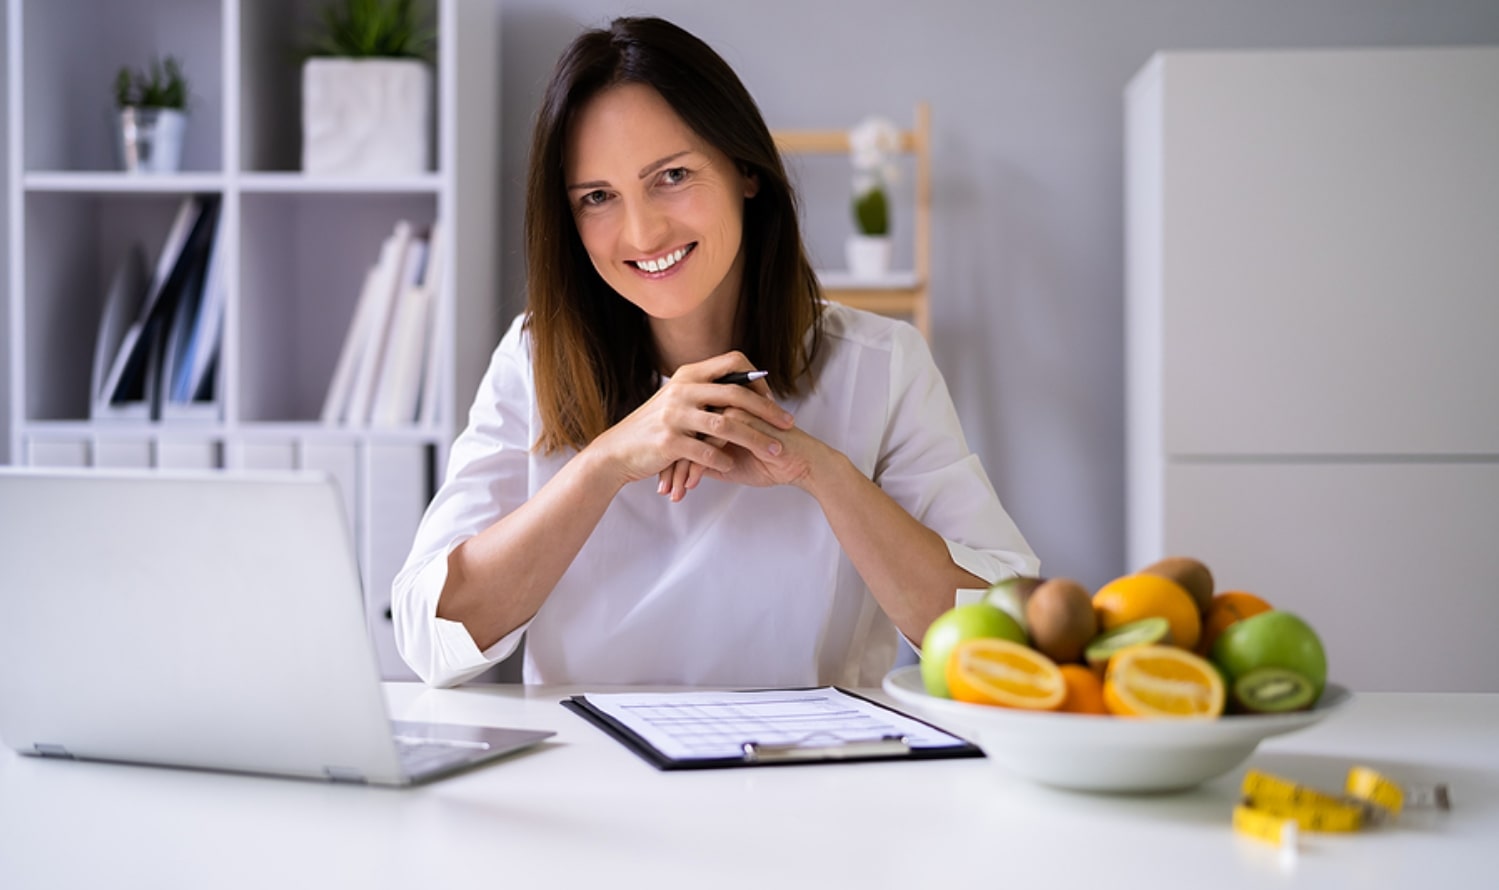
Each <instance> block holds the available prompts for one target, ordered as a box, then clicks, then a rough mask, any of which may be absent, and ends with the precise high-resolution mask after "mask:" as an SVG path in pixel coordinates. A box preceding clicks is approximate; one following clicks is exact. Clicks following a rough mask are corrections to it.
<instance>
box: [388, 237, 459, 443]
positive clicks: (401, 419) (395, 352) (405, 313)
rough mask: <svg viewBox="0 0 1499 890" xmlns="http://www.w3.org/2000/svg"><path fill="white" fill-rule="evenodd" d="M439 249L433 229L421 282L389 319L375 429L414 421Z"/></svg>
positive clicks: (410, 289)
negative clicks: (389, 327) (389, 333)
mask: <svg viewBox="0 0 1499 890" xmlns="http://www.w3.org/2000/svg"><path fill="white" fill-rule="evenodd" d="M413 243H417V242H413ZM441 249H442V244H441V240H440V229H439V228H438V227H437V226H436V225H434V226H433V227H432V231H431V232H430V233H429V234H428V237H427V242H426V245H425V248H424V255H425V262H424V263H423V268H422V272H421V281H420V282H419V283H417V284H415V285H412V286H408V287H407V288H406V290H405V292H404V293H403V294H402V295H401V298H400V301H399V302H398V304H397V309H396V315H395V317H394V318H393V319H392V323H391V336H390V338H389V340H388V341H387V347H386V353H385V357H384V361H383V362H382V363H381V368H380V382H379V385H378V386H377V387H376V393H375V403H374V406H373V408H372V409H371V411H370V423H371V424H372V425H374V426H383V427H396V426H410V425H412V424H414V423H416V421H417V410H418V405H419V402H420V399H421V394H422V382H423V381H422V378H423V375H424V374H425V373H426V370H425V369H426V364H427V361H426V358H427V350H428V349H429V348H430V340H431V337H432V326H433V314H434V311H435V309H436V303H437V296H438V292H439V291H438V288H439V287H441V280H440V276H441V271H442V262H441V259H440V257H441V254H440V251H441Z"/></svg>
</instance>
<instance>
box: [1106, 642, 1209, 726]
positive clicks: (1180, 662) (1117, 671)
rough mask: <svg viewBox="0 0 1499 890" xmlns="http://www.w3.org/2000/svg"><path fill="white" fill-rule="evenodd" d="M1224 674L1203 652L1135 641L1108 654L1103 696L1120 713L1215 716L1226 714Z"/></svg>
mask: <svg viewBox="0 0 1499 890" xmlns="http://www.w3.org/2000/svg"><path fill="white" fill-rule="evenodd" d="M1223 699H1224V692H1223V678H1222V677H1221V676H1219V674H1218V671H1217V669H1216V668H1214V667H1213V666H1212V665H1211V664H1209V663H1208V662H1207V660H1206V659H1204V658H1203V657H1202V656H1200V655H1194V654H1192V653H1191V652H1188V651H1187V650H1185V649H1178V648H1176V647H1175V646H1135V647H1133V648H1131V649H1125V650H1123V651H1121V652H1119V653H1118V654H1116V655H1115V656H1114V657H1113V658H1111V659H1109V672H1108V674H1107V675H1106V676H1105V677H1104V681H1103V701H1104V705H1105V706H1107V707H1108V709H1109V711H1110V712H1111V713H1114V714H1118V715H1119V716H1121V717H1165V718H1172V719H1178V720H1180V719H1199V720H1201V719H1212V718H1214V717H1217V716H1219V715H1220V714H1222V713H1223Z"/></svg>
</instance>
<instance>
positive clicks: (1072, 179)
mask: <svg viewBox="0 0 1499 890" xmlns="http://www.w3.org/2000/svg"><path fill="white" fill-rule="evenodd" d="M467 2H482V0H467ZM640 13H651V14H657V15H662V16H665V17H668V18H671V19H673V20H674V21H676V22H678V23H679V24H681V25H683V26H684V27H686V28H688V29H689V30H691V31H693V32H695V33H697V34H698V35H699V36H701V37H703V38H704V39H705V40H707V41H708V42H709V43H710V44H712V45H713V46H714V47H715V48H716V49H718V50H719V52H720V53H722V54H723V55H724V56H725V58H727V59H728V61H729V63H730V64H731V65H733V66H734V67H735V68H736V69H737V70H738V72H739V74H740V76H741V77H742V78H743V79H744V81H745V83H746V84H747V85H748V87H749V89H750V91H751V92H752V93H753V94H754V95H755V97H756V99H757V100H758V101H759V103H760V106H761V109H762V110H763V111H764V113H765V116H766V118H767V119H768V120H769V122H770V124H771V126H773V127H814V128H840V129H841V128H844V127H847V126H850V125H852V124H853V123H855V122H856V121H857V120H858V119H859V118H861V117H863V116H864V115H866V114H872V113H880V114H885V115H887V116H890V117H892V118H894V119H895V120H897V121H898V122H901V123H909V121H910V113H911V112H910V109H911V108H912V107H913V106H914V105H915V103H916V102H918V101H920V100H923V99H924V100H928V101H930V102H931V103H932V109H933V124H934V142H935V162H934V184H933V185H934V189H933V191H934V201H935V214H934V216H935V220H934V243H933V251H932V259H933V264H932V265H933V270H932V285H933V308H932V317H933V331H932V345H933V348H934V350H935V352H936V354H937V360H938V363H939V364H940V365H941V367H942V369H943V371H944V372H945V374H946V375H947V380H948V384H949V386H950V387H951V388H952V390H953V394H954V397H955V399H956V401H957V404H958V409H959V411H960V412H961V414H962V417H963V420H964V424H965V428H966V430H967V433H968V437H969V440H970V443H971V444H972V446H973V447H974V449H975V450H976V451H977V452H978V453H979V454H980V455H981V456H982V458H983V461H984V464H985V466H987V467H988V469H989V474H990V477H991V478H992V479H993V481H994V484H995V487H996V488H997V489H998V490H999V493H1000V497H1001V499H1002V500H1003V501H1004V503H1005V505H1006V506H1007V507H1008V508H1009V511H1010V513H1011V514H1012V515H1013V516H1014V517H1015V519H1016V521H1017V522H1018V523H1019V524H1020V527H1021V528H1022V529H1023V530H1024V532H1025V534H1026V535H1027V537H1028V538H1029V539H1030V541H1031V544H1032V545H1033V546H1034V547H1035V548H1036V551H1037V552H1038V553H1039V554H1040V556H1041V559H1042V565H1043V569H1044V571H1046V572H1047V573H1048V574H1054V575H1069V576H1072V577H1075V578H1077V579H1078V580H1080V581H1082V582H1084V583H1085V584H1089V585H1095V586H1096V585H1098V584H1101V583H1103V582H1104V581H1106V580H1108V579H1109V578H1111V577H1113V576H1114V575H1117V574H1119V573H1121V572H1123V571H1125V570H1126V569H1128V568H1136V567H1133V566H1126V565H1125V557H1124V413H1123V412H1124V405H1123V402H1124V383H1123V371H1124V358H1123V342H1124V336H1123V320H1122V319H1123V293H1124V257H1123V242H1124V232H1123V181H1122V166H1123V155H1122V151H1123V148H1122V147H1123V135H1122V129H1123V114H1122V90H1123V87H1124V84H1125V82H1126V80H1128V78H1129V77H1130V76H1131V75H1132V74H1133V73H1134V72H1135V71H1136V70H1137V69H1138V68H1139V67H1140V66H1141V65H1142V64H1143V63H1144V62H1145V60H1146V59H1147V58H1149V56H1150V54H1151V53H1152V52H1154V51H1156V50H1158V49H1206V48H1220V47H1222V48H1228V47H1255V48H1267V47H1317V46H1389V45H1437V44H1470V43H1499V3H1496V2H1494V0H1131V2H1098V0H1050V2H1044V3H1043V2H1038V0H1030V2H1026V0H926V2H923V3H919V4H918V3H914V2H909V0H907V2H898V0H865V2H859V3H853V2H843V3H835V2H828V0H758V2H755V3H721V2H704V0H659V2H656V3H653V4H642V3H638V2H631V3H618V2H604V0H504V13H503V27H504V32H503V47H502V64H503V77H504V84H503V91H504V95H503V100H504V123H503V133H504V142H503V146H504V147H503V154H502V156H501V157H500V158H499V163H500V164H501V169H502V175H503V180H504V188H505V197H504V206H503V208H502V209H503V220H504V228H503V237H504V241H503V244H502V245H501V246H500V248H501V250H502V252H503V254H504V260H503V268H504V272H505V281H506V284H507V287H506V289H505V293H504V294H503V295H501V297H500V299H501V300H502V302H503V305H504V308H505V310H506V314H507V315H508V314H512V313H514V312H516V311H519V309H520V307H521V305H522V304H523V295H522V293H521V280H522V279H521V265H520V259H519V244H520V232H521V191H522V184H523V181H524V169H525V153H526V147H527V139H528V131H529V125H530V120H531V115H532V113H533V110H534V107H535V102H536V100H537V98H538V95H539V93H540V89H541V86H542V84H543V82H544V81H545V79H546V77H547V75H548V73H549V72H550V69H551V66H552V63H553V62H554V61H555V58H556V55H557V53H558V51H559V50H560V49H561V48H562V46H563V45H564V44H565V43H566V42H567V41H568V40H569V39H570V38H571V37H572V36H573V35H574V34H575V33H576V32H577V30H578V28H579V26H580V24H588V25H595V24H601V23H604V22H606V21H607V20H608V18H610V17H612V16H613V15H619V14H640ZM0 151H3V148H0ZM3 175H4V174H3V172H0V176H3ZM802 182H803V187H804V199H805V203H806V211H807V219H808V226H809V242H810V243H811V245H812V249H813V252H814V254H816V255H817V256H818V257H820V258H822V259H824V260H825V261H826V262H827V263H829V264H830V265H831V264H837V256H838V254H837V251H838V250H839V245H840V244H841V239H842V236H843V234H844V233H845V232H846V231H847V228H846V227H847V222H846V218H845V210H844V200H845V197H846V189H847V181H846V168H845V167H844V166H843V165H841V164H837V163H834V164H833V165H832V166H828V167H825V166H823V165H808V166H807V167H806V168H805V169H804V170H802ZM899 224H900V220H899V219H897V225H899ZM0 226H3V221H0ZM0 243H3V242H0ZM0 262H3V257H0ZM0 324H3V321H0ZM0 343H3V341H0ZM0 349H3V346H0ZM4 373H5V364H4V363H3V362H0V378H3V375H4ZM0 384H3V380H0ZM7 395H8V389H5V388H0V408H3V400H4V399H5V398H6V396H7ZM0 417H3V414H0ZM3 423H4V421H3V419H0V426H3ZM4 447H5V446H4V444H0V449H3V448H4ZM0 456H3V452H0Z"/></svg>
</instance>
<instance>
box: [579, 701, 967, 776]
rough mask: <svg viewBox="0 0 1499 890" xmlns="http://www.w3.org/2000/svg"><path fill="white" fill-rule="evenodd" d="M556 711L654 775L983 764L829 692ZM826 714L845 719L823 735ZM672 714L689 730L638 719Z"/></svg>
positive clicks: (962, 746) (914, 727) (919, 727)
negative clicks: (578, 720)
mask: <svg viewBox="0 0 1499 890" xmlns="http://www.w3.org/2000/svg"><path fill="white" fill-rule="evenodd" d="M561 704H562V706H563V707H564V708H567V709H568V710H569V711H572V712H573V713H575V714H577V715H578V716H580V717H582V718H583V719H585V720H587V721H588V722H590V723H592V724H593V725H595V726H597V727H598V728H599V729H601V730H603V731H604V732H605V733H607V734H608V735H609V736H610V737H611V738H613V739H614V740H615V741H617V742H619V743H620V744H622V745H624V746H625V747H626V748H628V749H629V750H630V751H631V752H633V753H634V754H635V755H637V756H638V757H640V758H641V759H642V760H644V761H645V762H647V763H649V764H650V765H652V766H654V767H656V768H657V769H659V770H691V769H722V768H727V767H745V766H790V765H796V764H811V763H839V762H849V761H870V760H935V759H948V758H962V757H983V756H984V752H983V751H982V750H980V749H979V748H978V747H977V746H975V745H973V744H971V743H970V742H967V741H965V740H964V739H961V738H958V737H957V736H955V735H952V734H951V733H948V732H947V731H945V730H942V729H940V728H938V727H936V726H933V725H932V724H930V723H927V722H926V721H924V720H919V719H917V718H915V717H912V716H911V715H909V714H906V713H904V712H902V711H899V710H896V709H895V708H892V707H890V706H889V705H886V704H883V703H881V702H877V701H874V700H873V699H869V698H865V697H864V696H862V695H858V694H857V693H853V692H849V691H848V690H846V689H842V688H839V687H836V686H828V687H822V688H817V689H764V690H756V691H752V692H721V693H704V692H683V693H642V694H623V695H618V694H615V695H593V696H589V695H574V696H571V697H570V698H566V699H563V700H562V702H561ZM770 705H773V706H774V708H773V710H774V711H776V712H778V713H774V714H771V715H770V716H759V717H754V718H747V717H744V716H742V715H744V714H745V713H746V712H752V711H754V710H755V709H756V708H763V707H766V706H770ZM830 707H831V708H834V709H840V710H841V712H842V713H843V714H845V715H847V716H839V717H833V718H829V719H830V720H833V721H836V724H837V725H836V728H830V727H831V726H833V724H830V723H824V724H818V723H817V722H816V718H817V714H819V713H828V712H829V710H828V709H829V708H830ZM673 708H681V709H684V711H685V710H690V711H692V712H693V714H694V716H693V717H692V718H690V720H692V721H695V722H693V723H692V724H691V725H690V726H684V725H683V724H682V721H680V720H676V719H663V720H661V721H660V722H659V723H656V722H653V719H654V718H653V717H652V716H641V715H643V714H645V712H647V711H657V710H659V711H668V710H670V709H673ZM716 708H717V709H721V711H722V712H723V713H724V714H725V715H729V714H732V715H733V716H721V717H720V716H704V714H710V715H711V714H712V713H713V712H714V709H716ZM778 721H779V722H778ZM750 723H755V724H757V725H756V728H754V729H750V728H748V726H749V724H750ZM673 724H675V725H673ZM793 727H794V729H793ZM809 727H810V731H809ZM855 727H858V728H857V729H856V728H855ZM679 733H680V734H681V735H678V734H679ZM788 734H791V735H795V736H797V737H796V738H793V739H790V740H788V739H787V738H786V737H785V736H786V735H788ZM709 735H714V736H720V737H722V738H723V739H724V741H721V742H717V743H714V744H712V745H706V746H703V748H702V750H701V753H698V754H684V753H682V752H681V750H679V749H678V748H677V746H676V745H674V744H671V743H673V742H676V741H678V740H680V739H687V738H703V737H706V736H709ZM663 738H665V739H668V744H662V743H661V742H660V740H661V739H663ZM668 748H670V750H668Z"/></svg>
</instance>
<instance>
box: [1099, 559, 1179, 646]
mask: <svg viewBox="0 0 1499 890" xmlns="http://www.w3.org/2000/svg"><path fill="white" fill-rule="evenodd" d="M1093 611H1094V612H1096V613H1098V627H1099V631H1100V632H1102V631H1108V630H1113V629H1114V628H1116V627H1118V626H1120V625H1121V624H1129V623H1130V622H1131V621H1139V620H1140V619H1141V618H1154V617H1156V616H1160V617H1161V618H1164V619H1166V621H1167V622H1168V623H1170V625H1171V644H1172V645H1174V646H1180V647H1182V648H1183V649H1195V648H1196V647H1197V639H1198V637H1200V636H1201V635H1202V617H1201V616H1200V615H1199V614H1198V612H1197V602H1196V601H1195V600H1193V599H1192V594H1190V593H1188V592H1187V590H1186V588H1184V587H1182V586H1181V585H1180V584H1178V583H1176V582H1175V581H1172V580H1171V579H1170V578H1162V577H1161V576H1160V575H1145V574H1141V575H1125V576H1124V577H1122V578H1115V579H1114V580H1112V581H1110V582H1109V583H1107V584H1105V585H1104V586H1102V587H1100V588H1099V589H1098V592H1097V593H1095V594H1093Z"/></svg>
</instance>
